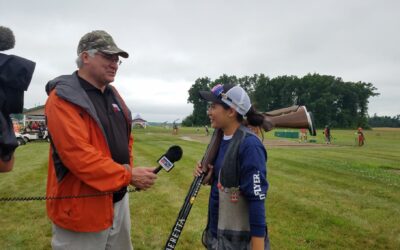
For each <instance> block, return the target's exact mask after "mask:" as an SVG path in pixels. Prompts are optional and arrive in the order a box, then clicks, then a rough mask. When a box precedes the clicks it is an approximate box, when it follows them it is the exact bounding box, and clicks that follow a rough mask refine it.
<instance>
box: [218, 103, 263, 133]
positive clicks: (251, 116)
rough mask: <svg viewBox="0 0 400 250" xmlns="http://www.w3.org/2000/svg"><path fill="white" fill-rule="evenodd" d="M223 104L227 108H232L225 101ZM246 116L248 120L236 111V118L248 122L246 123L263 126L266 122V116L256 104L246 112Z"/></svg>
mask: <svg viewBox="0 0 400 250" xmlns="http://www.w3.org/2000/svg"><path fill="white" fill-rule="evenodd" d="M221 105H222V107H223V108H224V109H225V110H228V109H230V108H231V107H229V106H228V105H227V104H225V103H221ZM246 118H247V119H246V121H244V117H243V116H242V115H241V114H239V113H236V120H237V121H238V122H240V123H242V122H243V121H244V122H245V123H246V125H247V124H248V125H251V126H253V127H261V126H262V125H263V122H264V116H263V115H262V114H261V113H259V112H257V110H256V109H255V108H254V106H251V108H250V109H249V111H248V112H247V114H246Z"/></svg>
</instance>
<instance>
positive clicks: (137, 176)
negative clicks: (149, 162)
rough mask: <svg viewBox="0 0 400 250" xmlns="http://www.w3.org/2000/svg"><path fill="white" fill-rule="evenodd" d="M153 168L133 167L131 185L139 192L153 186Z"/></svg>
mask: <svg viewBox="0 0 400 250" xmlns="http://www.w3.org/2000/svg"><path fill="white" fill-rule="evenodd" d="M154 169H155V168H148V167H135V168H132V179H131V185H132V186H135V187H137V188H139V189H141V190H146V189H148V188H150V187H151V186H153V185H154V182H155V181H156V179H157V175H156V174H155V173H153V171H154Z"/></svg>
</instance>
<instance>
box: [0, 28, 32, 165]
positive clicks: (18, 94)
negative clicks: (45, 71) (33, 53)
mask: <svg viewBox="0 0 400 250" xmlns="http://www.w3.org/2000/svg"><path fill="white" fill-rule="evenodd" d="M14 45H15V38H14V34H13V33H12V31H11V30H10V29H9V28H6V27H2V26H0V51H5V50H9V49H12V48H13V47H14ZM35 66H36V64H35V62H32V61H30V60H28V59H25V58H22V57H19V56H15V55H6V54H3V53H0V159H2V160H3V161H8V160H9V159H10V158H11V156H12V153H13V152H14V150H15V148H17V147H18V142H17V139H16V138H15V134H14V130H13V125H12V122H11V118H10V114H20V113H22V112H23V108H24V91H26V90H27V89H28V87H29V84H30V82H31V80H32V75H33V72H34V71H35Z"/></svg>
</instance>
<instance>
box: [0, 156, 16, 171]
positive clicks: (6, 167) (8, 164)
mask: <svg viewBox="0 0 400 250" xmlns="http://www.w3.org/2000/svg"><path fill="white" fill-rule="evenodd" d="M13 166H14V156H11V160H9V161H3V160H2V159H0V173H4V172H10V171H11V170H12V168H13Z"/></svg>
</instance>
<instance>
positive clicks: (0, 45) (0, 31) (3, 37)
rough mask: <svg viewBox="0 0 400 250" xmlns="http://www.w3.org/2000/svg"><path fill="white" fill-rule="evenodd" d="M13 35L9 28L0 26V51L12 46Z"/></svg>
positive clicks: (13, 41)
mask: <svg viewBox="0 0 400 250" xmlns="http://www.w3.org/2000/svg"><path fill="white" fill-rule="evenodd" d="M14 46H15V37H14V33H13V32H12V30H11V29H9V28H7V27H4V26H0V51H5V50H9V49H12V48H14Z"/></svg>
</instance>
